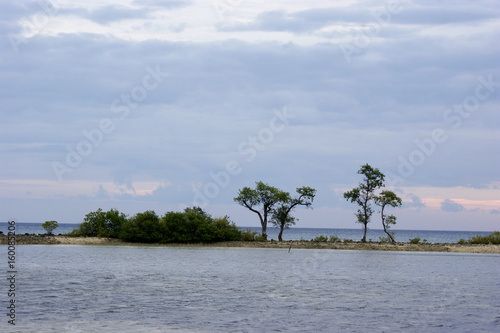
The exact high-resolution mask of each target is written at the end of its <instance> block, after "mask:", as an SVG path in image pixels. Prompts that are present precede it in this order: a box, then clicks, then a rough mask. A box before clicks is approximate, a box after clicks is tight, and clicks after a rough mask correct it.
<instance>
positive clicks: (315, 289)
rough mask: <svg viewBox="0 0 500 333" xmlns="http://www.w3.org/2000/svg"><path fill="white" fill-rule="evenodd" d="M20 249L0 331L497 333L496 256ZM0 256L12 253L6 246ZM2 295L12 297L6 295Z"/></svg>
mask: <svg viewBox="0 0 500 333" xmlns="http://www.w3.org/2000/svg"><path fill="white" fill-rule="evenodd" d="M16 251H17V257H16V262H17V267H16V269H17V274H16V289H17V292H16V326H15V327H14V326H12V325H9V324H7V319H8V318H7V317H6V316H5V315H2V316H0V318H1V319H0V331H1V332H23V333H24V332H42V333H43V332H306V331H307V332H340V331H343V332H401V331H402V332H457V331H458V332H500V279H498V277H499V276H500V255H497V254H459V253H422V252H418V253H417V252H381V251H342V250H305V249H292V250H291V251H290V253H288V249H254V248H202V247H201V248H200V247H193V248H189V247H188V248H168V247H139V246H137V247H135V246H77V245H57V246H48V245H21V246H18V247H17V248H16ZM0 253H3V255H2V256H3V257H6V253H7V247H6V246H5V245H2V246H0ZM2 266H3V267H5V266H6V265H5V264H3V265H2ZM4 271H5V270H4ZM2 280H3V278H2ZM0 286H1V288H4V289H6V288H7V286H6V284H4V283H2V284H0ZM0 295H1V296H0V298H1V301H2V304H4V305H5V304H7V301H8V300H7V299H6V297H7V291H6V290H3V291H1V292H0ZM1 309H3V310H0V312H4V313H6V312H7V309H6V306H2V307H1Z"/></svg>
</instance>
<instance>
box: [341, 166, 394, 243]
mask: <svg viewBox="0 0 500 333" xmlns="http://www.w3.org/2000/svg"><path fill="white" fill-rule="evenodd" d="M358 174H360V175H363V182H360V183H359V185H358V187H356V188H353V189H352V190H351V191H347V192H345V193H344V198H345V199H346V200H348V201H350V202H352V203H356V204H358V205H359V206H360V209H358V211H357V213H356V217H357V222H358V223H361V224H363V226H364V233H363V238H362V239H361V241H362V242H366V231H367V230H368V223H369V222H370V217H371V216H372V214H373V210H372V208H371V204H370V202H371V201H372V200H373V199H374V195H375V190H377V189H379V188H381V187H384V186H385V185H384V178H385V176H384V174H383V173H382V172H380V170H379V169H376V168H373V167H371V166H370V165H369V164H368V163H367V164H365V165H363V166H361V168H360V169H359V170H358Z"/></svg>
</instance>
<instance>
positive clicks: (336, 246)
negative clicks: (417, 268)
mask: <svg viewBox="0 0 500 333" xmlns="http://www.w3.org/2000/svg"><path fill="white" fill-rule="evenodd" d="M7 243H8V240H7V236H6V235H0V244H2V245H6V244H7ZM28 244H31V245H36V244H38V245H49V244H53V245H58V244H60V245H109V246H113V245H115V246H116V245H121V246H164V247H193V246H199V247H254V248H275V249H287V250H288V249H290V250H291V251H292V250H293V249H329V250H368V251H421V252H460V253H500V245H492V244H489V245H483V244H477V245H476V244H474V245H461V244H411V243H375V242H373V243H361V242H352V243H330V242H310V241H284V242H277V241H267V242H241V241H240V242H218V243H209V244H198V243H197V244H143V243H128V242H124V241H122V240H120V239H114V238H99V237H67V236H47V235H17V236H16V245H28Z"/></svg>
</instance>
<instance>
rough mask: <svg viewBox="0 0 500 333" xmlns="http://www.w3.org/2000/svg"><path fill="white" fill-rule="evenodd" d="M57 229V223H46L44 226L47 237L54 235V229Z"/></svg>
mask: <svg viewBox="0 0 500 333" xmlns="http://www.w3.org/2000/svg"><path fill="white" fill-rule="evenodd" d="M57 227H58V225H57V221H45V222H44V223H43V224H42V228H44V229H45V231H47V235H52V231H54V229H56V228H57Z"/></svg>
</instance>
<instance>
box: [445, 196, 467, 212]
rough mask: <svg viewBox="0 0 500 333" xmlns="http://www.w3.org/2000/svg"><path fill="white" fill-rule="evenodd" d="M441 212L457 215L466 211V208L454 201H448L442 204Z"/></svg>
mask: <svg viewBox="0 0 500 333" xmlns="http://www.w3.org/2000/svg"><path fill="white" fill-rule="evenodd" d="M441 210H442V211H445V212H451V213H457V212H462V211H464V210H465V207H464V206H462V205H461V204H459V203H456V202H454V201H453V200H450V199H446V200H444V201H443V202H441Z"/></svg>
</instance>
